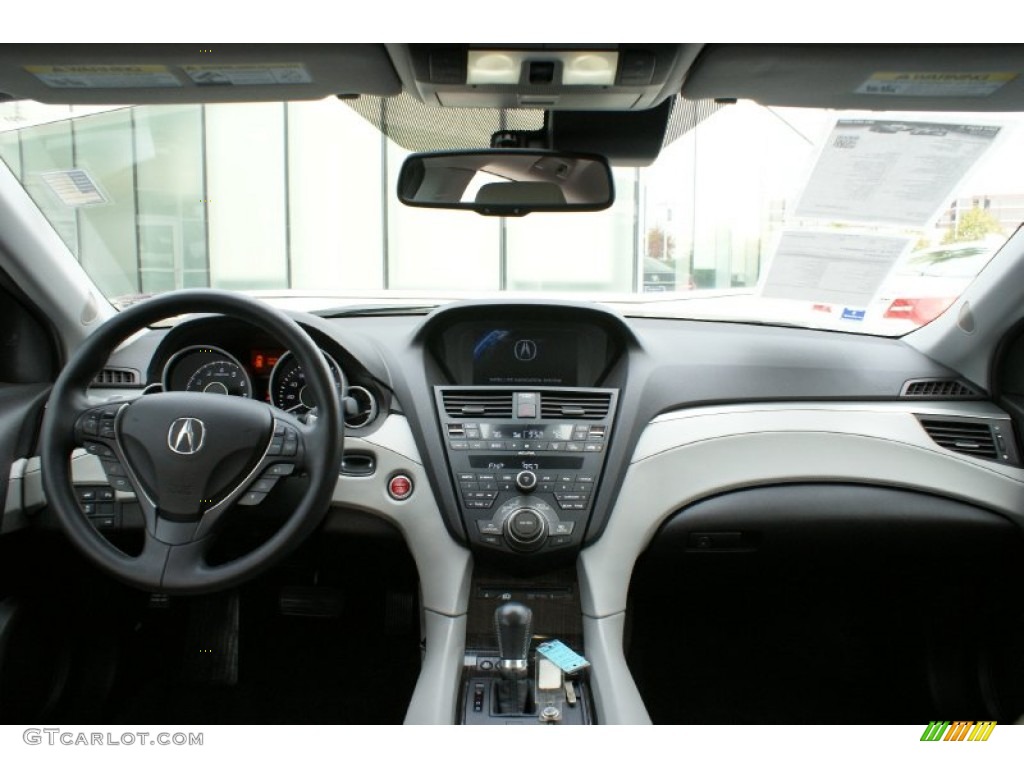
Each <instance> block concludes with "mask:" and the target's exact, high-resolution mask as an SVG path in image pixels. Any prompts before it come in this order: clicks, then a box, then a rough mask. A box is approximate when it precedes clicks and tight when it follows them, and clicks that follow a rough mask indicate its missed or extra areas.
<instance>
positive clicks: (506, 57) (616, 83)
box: [388, 43, 700, 111]
mask: <svg viewBox="0 0 1024 768" xmlns="http://www.w3.org/2000/svg"><path fill="white" fill-rule="evenodd" d="M699 50H700V47H699V46H698V45H686V44H675V43H669V44H666V43H652V44H625V43H623V44H614V43H612V44H588V45H572V44H559V45H554V44H526V43H524V44H501V45H498V44H495V45H484V44H481V45H468V44H461V45H460V44H447V43H446V44H415V45H390V46H388V52H389V53H390V54H391V58H392V61H394V63H395V67H396V69H397V70H398V71H399V75H400V77H401V78H402V81H403V82H404V83H405V85H406V88H407V90H409V91H410V92H411V93H413V94H414V95H415V96H416V97H417V98H418V99H419V100H420V101H422V102H423V103H424V104H428V105H432V106H442V107H475V108H492V109H557V110H588V111H598V110H644V109H650V108H652V107H654V106H657V105H658V104H660V103H661V102H663V101H664V100H665V99H667V98H668V97H669V96H673V95H675V94H677V93H679V88H680V86H681V85H682V82H683V78H684V77H685V75H686V71H687V68H688V67H689V65H690V64H691V63H692V62H693V60H694V58H695V57H696V55H697V53H698V52H699Z"/></svg>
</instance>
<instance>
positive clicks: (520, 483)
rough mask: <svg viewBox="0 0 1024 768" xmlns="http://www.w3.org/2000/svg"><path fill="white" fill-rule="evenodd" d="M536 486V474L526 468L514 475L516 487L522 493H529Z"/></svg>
mask: <svg viewBox="0 0 1024 768" xmlns="http://www.w3.org/2000/svg"><path fill="white" fill-rule="evenodd" d="M536 486H537V475H535V474H534V473H533V472H531V471H530V470H528V469H526V470H523V471H522V472H520V473H519V474H518V475H516V487H517V488H518V489H519V490H520V491H522V492H523V493H529V492H530V491H532V490H533V489H534V488H535V487H536Z"/></svg>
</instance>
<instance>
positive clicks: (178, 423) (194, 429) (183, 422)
mask: <svg viewBox="0 0 1024 768" xmlns="http://www.w3.org/2000/svg"><path fill="white" fill-rule="evenodd" d="M205 438H206V425H205V424H203V422H202V421H200V420H199V419H197V418H194V417H192V416H184V417H182V418H180V419H175V420H174V421H172V422H171V428H170V429H169V430H168V431H167V446H168V447H169V448H170V449H171V450H172V451H174V452H175V453H180V454H182V455H184V456H189V455H191V454H193V453H197V452H198V451H199V449H200V448H202V447H203V440H204V439H205Z"/></svg>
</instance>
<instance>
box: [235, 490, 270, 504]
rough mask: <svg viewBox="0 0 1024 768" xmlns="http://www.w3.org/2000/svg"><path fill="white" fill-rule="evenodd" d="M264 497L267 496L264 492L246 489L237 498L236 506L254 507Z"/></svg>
mask: <svg viewBox="0 0 1024 768" xmlns="http://www.w3.org/2000/svg"><path fill="white" fill-rule="evenodd" d="M265 498H267V494H265V493H259V492H258V491H248V492H246V493H243V494H242V497H241V498H240V499H239V500H238V506H240V507H255V506H256V505H257V504H259V503H260V502H261V501H263V500H264V499H265Z"/></svg>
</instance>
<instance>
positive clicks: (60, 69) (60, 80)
mask: <svg viewBox="0 0 1024 768" xmlns="http://www.w3.org/2000/svg"><path fill="white" fill-rule="evenodd" d="M25 71H26V72H28V73H29V74H32V75H35V76H36V77H37V78H38V79H39V80H41V81H42V82H43V83H45V84H46V85H48V86H49V87H50V88H180V87H181V82H179V80H178V78H176V77H175V76H174V74H173V73H172V72H171V71H170V70H169V69H168V68H167V67H164V66H161V65H157V64H81V65H79V64H62V65H60V66H30V67H25Z"/></svg>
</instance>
